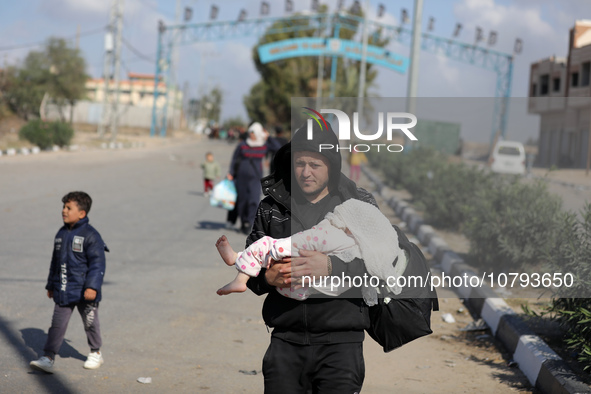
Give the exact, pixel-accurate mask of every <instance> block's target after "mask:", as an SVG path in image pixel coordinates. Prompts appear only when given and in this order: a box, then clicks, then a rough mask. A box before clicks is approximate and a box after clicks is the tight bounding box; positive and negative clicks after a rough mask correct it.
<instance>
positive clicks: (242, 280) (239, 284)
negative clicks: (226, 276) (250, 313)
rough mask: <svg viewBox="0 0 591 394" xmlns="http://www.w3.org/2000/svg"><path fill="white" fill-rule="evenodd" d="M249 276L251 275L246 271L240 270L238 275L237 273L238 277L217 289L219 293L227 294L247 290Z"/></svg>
mask: <svg viewBox="0 0 591 394" xmlns="http://www.w3.org/2000/svg"><path fill="white" fill-rule="evenodd" d="M249 278H250V276H248V275H246V274H245V273H244V272H238V275H236V278H235V279H234V280H233V281H232V282H230V283H228V284H227V285H225V286H224V287H222V288H221V289H218V291H217V293H218V295H227V294H230V293H243V292H245V291H246V282H248V279H249Z"/></svg>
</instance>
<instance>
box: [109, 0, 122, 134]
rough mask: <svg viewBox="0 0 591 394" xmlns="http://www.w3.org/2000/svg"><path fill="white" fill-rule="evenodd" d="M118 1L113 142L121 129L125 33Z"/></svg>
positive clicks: (112, 115) (112, 123)
mask: <svg viewBox="0 0 591 394" xmlns="http://www.w3.org/2000/svg"><path fill="white" fill-rule="evenodd" d="M116 1H117V16H116V17H117V39H116V40H115V73H114V82H115V100H113V105H112V106H111V141H113V142H114V141H115V140H116V138H117V129H118V127H119V91H120V88H119V71H120V68H121V40H122V33H123V0H116Z"/></svg>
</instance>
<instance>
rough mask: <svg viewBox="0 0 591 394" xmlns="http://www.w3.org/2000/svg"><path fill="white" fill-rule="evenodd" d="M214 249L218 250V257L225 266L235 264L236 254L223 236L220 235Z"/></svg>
mask: <svg viewBox="0 0 591 394" xmlns="http://www.w3.org/2000/svg"><path fill="white" fill-rule="evenodd" d="M215 247H216V248H217V249H218V252H219V254H220V256H222V259H223V260H224V262H225V263H226V264H227V265H234V263H235V262H236V258H237V257H238V253H236V252H235V251H234V249H232V246H231V245H230V242H229V241H228V238H226V236H225V235H222V236H221V237H220V238H219V239H218V241H217V242H216V243H215Z"/></svg>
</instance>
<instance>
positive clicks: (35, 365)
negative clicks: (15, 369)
mask: <svg viewBox="0 0 591 394" xmlns="http://www.w3.org/2000/svg"><path fill="white" fill-rule="evenodd" d="M29 366H30V367H31V368H32V369H34V370H36V371H42V372H47V373H53V360H52V359H50V358H49V357H46V356H43V357H41V358H40V359H39V360H33V361H31V362H30V363H29Z"/></svg>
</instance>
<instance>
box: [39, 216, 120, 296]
mask: <svg viewBox="0 0 591 394" xmlns="http://www.w3.org/2000/svg"><path fill="white" fill-rule="evenodd" d="M105 251H107V252H108V251H109V249H108V248H107V245H105V243H104V242H103V240H102V238H101V236H100V234H99V233H98V231H96V230H95V229H94V227H92V226H91V225H90V224H88V218H87V217H86V218H84V219H81V220H80V221H78V222H77V223H76V224H75V225H74V227H73V228H72V229H70V228H68V227H67V226H63V227H62V228H61V229H60V230H59V231H58V232H57V234H56V236H55V241H54V246H53V256H52V258H51V266H50V268H49V276H48V278H47V285H46V286H45V289H47V290H53V300H54V301H55V303H56V304H59V305H69V304H73V303H78V302H81V301H84V290H85V289H88V288H90V289H93V290H96V292H97V294H96V299H95V300H94V302H99V301H100V300H101V287H102V285H103V277H104V275H105Z"/></svg>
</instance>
